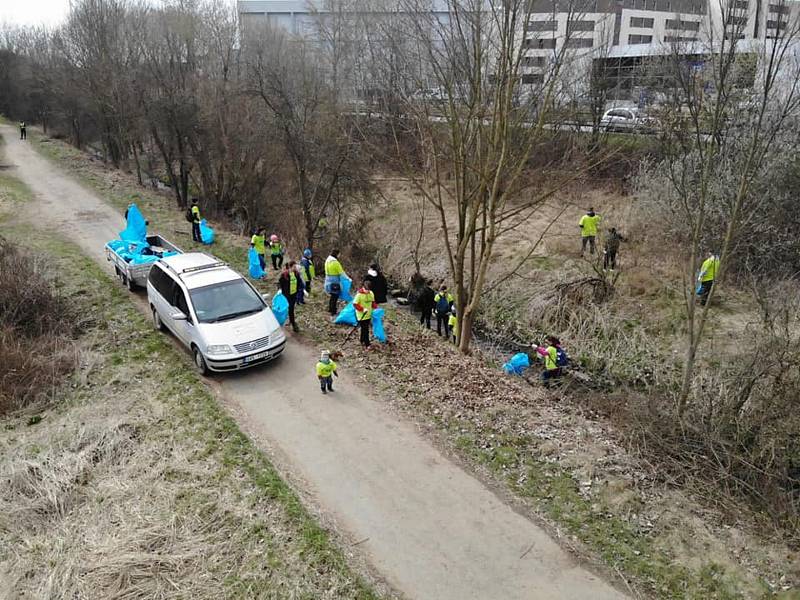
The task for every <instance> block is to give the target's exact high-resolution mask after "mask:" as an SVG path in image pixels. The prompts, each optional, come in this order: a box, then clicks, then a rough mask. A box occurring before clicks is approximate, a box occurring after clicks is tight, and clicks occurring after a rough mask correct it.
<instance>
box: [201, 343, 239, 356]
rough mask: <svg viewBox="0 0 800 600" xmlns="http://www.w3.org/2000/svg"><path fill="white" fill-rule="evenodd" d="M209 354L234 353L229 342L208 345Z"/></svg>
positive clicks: (207, 351)
mask: <svg viewBox="0 0 800 600" xmlns="http://www.w3.org/2000/svg"><path fill="white" fill-rule="evenodd" d="M206 353H207V354H233V350H232V349H231V347H230V346H228V344H211V345H210V346H207V347H206Z"/></svg>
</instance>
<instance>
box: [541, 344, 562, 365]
mask: <svg viewBox="0 0 800 600" xmlns="http://www.w3.org/2000/svg"><path fill="white" fill-rule="evenodd" d="M546 350H547V354H545V355H544V356H543V357H542V358H544V368H545V370H547V371H552V370H554V369H557V368H558V365H557V364H556V361H557V360H558V350H556V347H555V346H548V347H547V348H546Z"/></svg>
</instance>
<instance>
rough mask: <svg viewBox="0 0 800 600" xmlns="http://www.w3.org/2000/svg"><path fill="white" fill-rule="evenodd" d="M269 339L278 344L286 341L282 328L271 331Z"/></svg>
mask: <svg viewBox="0 0 800 600" xmlns="http://www.w3.org/2000/svg"><path fill="white" fill-rule="evenodd" d="M270 339H271V340H272V341H273V342H280V341H282V340H284V339H286V334H285V333H283V328H282V327H278V328H277V329H276V330H275V331H273V332H272V334H271V335H270Z"/></svg>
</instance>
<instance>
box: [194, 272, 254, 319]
mask: <svg viewBox="0 0 800 600" xmlns="http://www.w3.org/2000/svg"><path fill="white" fill-rule="evenodd" d="M189 295H190V296H191V297H192V304H193V305H194V312H195V313H196V314H197V320H198V321H200V322H201V323H216V322H218V321H228V320H230V319H235V318H237V317H243V316H245V315H251V314H254V313H257V312H261V311H262V310H263V309H264V301H263V300H262V299H261V296H259V295H258V294H256V293H255V292H254V291H253V288H251V287H250V286H249V285H247V283H246V282H245V281H244V280H242V279H234V280H233V281H223V282H222V283H215V284H214V285H207V286H205V287H200V288H195V289H193V290H189Z"/></svg>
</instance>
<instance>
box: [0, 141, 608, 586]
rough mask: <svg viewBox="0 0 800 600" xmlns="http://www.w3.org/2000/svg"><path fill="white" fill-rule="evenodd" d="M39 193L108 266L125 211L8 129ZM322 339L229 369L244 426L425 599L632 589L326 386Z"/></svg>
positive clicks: (405, 428) (363, 404) (388, 418)
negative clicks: (250, 366)
mask: <svg viewBox="0 0 800 600" xmlns="http://www.w3.org/2000/svg"><path fill="white" fill-rule="evenodd" d="M0 132H2V134H3V136H4V137H5V140H6V154H7V159H8V161H9V162H10V163H12V164H14V165H16V168H17V173H18V176H19V177H20V178H21V179H22V180H23V181H24V182H25V183H27V184H28V185H29V186H30V187H31V189H32V190H33V191H34V193H35V194H36V197H37V206H36V207H35V210H34V211H31V212H30V214H31V215H32V216H33V217H34V221H35V224H36V225H38V226H41V227H45V228H49V229H52V230H58V231H59V232H62V233H64V234H67V235H70V236H71V237H72V239H73V240H74V241H75V242H76V243H77V244H79V245H80V246H81V248H83V250H84V251H85V252H86V254H87V255H89V256H91V257H92V258H94V259H95V260H97V261H98V262H99V263H100V264H102V265H105V266H106V268H108V269H109V270H111V269H110V267H109V266H108V265H109V263H107V262H106V260H105V257H104V255H103V250H102V248H103V244H104V243H105V242H106V241H108V240H109V239H112V238H114V237H116V235H117V232H118V231H120V230H121V229H122V227H123V220H122V217H121V215H120V214H119V213H117V212H116V211H115V210H114V209H113V208H111V207H110V206H108V205H106V204H105V203H104V202H103V201H102V200H101V199H100V198H98V197H97V196H96V195H95V194H93V193H92V192H90V191H88V190H87V189H85V188H84V187H82V186H81V185H80V184H78V183H77V182H75V181H74V180H72V179H70V178H69V177H68V176H66V175H64V174H62V173H61V172H59V171H58V169H57V168H56V167H55V166H53V165H52V164H51V163H49V162H48V161H46V160H45V159H44V158H42V157H40V156H39V155H38V154H37V153H36V152H35V151H34V150H33V149H31V148H30V146H29V145H28V143H27V142H20V141H19V140H18V139H17V137H18V136H17V133H16V131H15V130H14V129H13V128H11V127H8V126H3V127H1V128H0ZM316 358H317V354H316V352H315V351H313V350H311V349H309V348H307V347H303V346H301V345H299V344H297V343H292V342H291V341H290V343H289V345H288V348H287V350H286V352H285V353H284V356H283V358H282V359H280V360H279V361H278V362H277V363H276V364H274V365H271V366H267V367H265V368H258V369H256V370H252V371H247V372H244V373H241V374H237V375H232V376H230V375H229V376H225V377H224V378H218V379H217V380H216V381H217V383H218V386H216V387H218V388H219V390H221V392H220V393H221V394H223V396H224V397H225V400H226V401H228V402H230V403H232V404H233V405H234V406H235V407H236V410H235V412H236V413H237V414H236V415H235V416H236V418H237V420H239V421H244V422H243V423H242V427H243V429H244V430H246V431H251V432H254V433H255V434H256V437H258V438H259V439H262V438H263V439H265V440H266V441H267V443H268V444H269V445H271V446H274V449H275V450H277V452H278V453H279V454H280V456H281V457H282V459H283V460H285V461H286V464H285V465H284V466H285V467H286V468H287V469H288V470H289V471H291V472H292V473H293V475H294V476H296V477H297V479H299V480H301V481H303V482H305V485H307V487H308V488H309V489H308V491H309V492H310V494H311V495H313V497H314V498H315V499H316V501H317V502H318V503H319V505H320V506H321V507H322V511H323V512H324V513H325V514H326V515H327V516H329V517H330V518H332V519H333V520H334V521H335V522H336V524H337V526H338V527H339V528H340V529H341V530H343V531H344V532H345V533H346V535H347V536H348V537H349V538H350V539H352V540H353V541H358V542H360V543H359V544H358V548H359V550H360V551H362V552H364V553H365V556H366V559H367V560H368V561H369V562H370V564H371V565H372V566H373V567H374V568H375V569H376V570H377V571H378V572H379V573H380V574H381V575H382V576H383V577H384V578H385V579H386V580H387V582H388V583H389V584H390V585H391V586H392V587H394V588H395V589H397V590H399V591H400V592H401V593H403V594H404V595H406V596H408V597H409V598H419V599H437V600H438V599H441V600H446V599H451V598H452V599H453V600H465V599H468V598H475V599H497V600H505V599H517V598H520V599H522V598H525V599H545V598H548V599H549V598H553V599H569V598H575V599H579V598H580V599H586V598H592V599H593V600H601V599H605V598H623V597H624V596H623V594H621V593H620V592H618V591H617V590H615V589H614V588H612V587H611V586H610V585H609V584H607V583H605V582H604V581H602V580H601V579H600V578H599V577H598V576H596V575H594V574H593V573H591V572H590V571H588V570H587V569H585V568H584V567H582V566H581V565H580V564H579V563H578V562H577V560H576V559H575V558H574V557H573V556H571V555H570V554H568V553H567V552H565V551H564V550H563V549H562V548H561V547H560V546H559V545H558V544H556V543H555V542H554V541H553V540H552V539H551V538H550V537H549V536H548V535H547V533H546V532H545V531H544V530H543V529H541V528H540V527H539V526H537V525H536V524H534V523H533V522H531V521H530V520H528V519H526V518H525V517H523V516H521V515H520V514H518V513H517V512H515V511H514V510H513V509H512V508H510V507H509V506H507V505H506V504H505V503H503V502H502V501H501V500H500V499H499V498H497V496H495V495H494V494H493V493H492V492H491V491H490V490H488V489H487V488H486V487H485V486H484V485H483V484H482V483H480V482H479V481H478V480H476V479H475V478H474V477H472V476H471V475H469V474H468V473H466V472H465V471H464V470H463V469H461V468H460V467H459V466H457V465H455V464H454V463H452V462H451V461H450V460H448V459H447V458H446V457H444V456H443V455H442V454H441V453H440V452H439V451H438V450H437V449H436V448H434V447H433V446H432V445H431V444H430V443H428V442H427V441H426V440H425V439H423V437H422V436H421V435H419V434H418V433H417V432H416V431H415V430H414V428H413V426H412V425H411V424H409V423H406V422H404V421H402V420H400V419H399V418H398V417H397V416H395V415H392V414H390V413H389V412H388V411H386V410H384V408H383V407H382V406H381V404H380V403H379V402H378V401H376V400H373V399H371V398H369V397H368V396H367V395H365V394H364V392H363V391H362V390H361V389H360V388H359V387H358V386H357V385H356V384H355V382H353V381H351V380H349V379H348V377H347V375H346V373H345V374H344V376H343V377H341V378H340V379H339V380H337V382H336V383H337V386H338V387H337V391H336V393H335V394H334V395H333V396H322V395H321V394H320V392H319V388H318V384H317V380H316V377H315V376H314V373H313V366H314V364H315V362H316Z"/></svg>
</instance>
